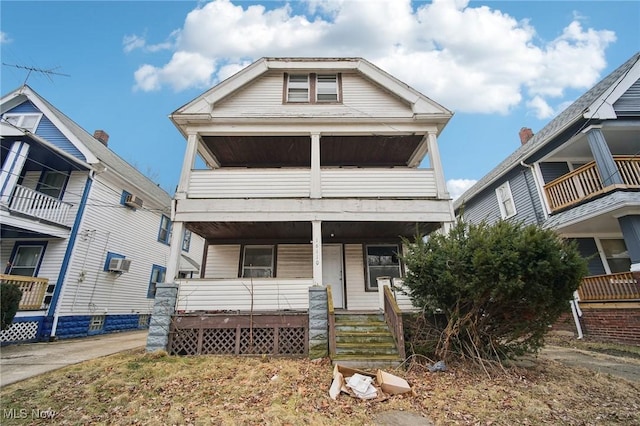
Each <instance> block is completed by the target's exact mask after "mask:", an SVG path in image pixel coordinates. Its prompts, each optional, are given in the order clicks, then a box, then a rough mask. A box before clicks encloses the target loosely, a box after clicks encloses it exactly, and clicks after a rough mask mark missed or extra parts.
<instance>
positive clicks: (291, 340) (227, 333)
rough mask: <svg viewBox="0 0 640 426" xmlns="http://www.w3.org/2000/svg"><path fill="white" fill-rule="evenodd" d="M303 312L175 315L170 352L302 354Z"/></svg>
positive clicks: (305, 334)
mask: <svg viewBox="0 0 640 426" xmlns="http://www.w3.org/2000/svg"><path fill="white" fill-rule="evenodd" d="M308 323H309V320H308V315H307V313H306V312H305V313H296V314H290V313H286V314H254V315H253V316H252V317H251V316H250V315H243V314H184V315H176V316H174V317H173V320H172V322H171V329H170V332H169V353H170V354H172V355H205V354H217V355H261V354H267V355H278V356H306V355H307V354H308V352H309V343H308V342H309V327H308Z"/></svg>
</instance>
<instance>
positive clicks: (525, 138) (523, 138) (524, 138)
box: [518, 127, 533, 145]
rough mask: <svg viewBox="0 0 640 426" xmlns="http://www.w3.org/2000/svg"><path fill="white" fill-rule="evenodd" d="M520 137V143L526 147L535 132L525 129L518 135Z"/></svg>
mask: <svg viewBox="0 0 640 426" xmlns="http://www.w3.org/2000/svg"><path fill="white" fill-rule="evenodd" d="M518 134H519V135H520V143H521V144H522V145H524V144H525V143H527V142H529V139H531V138H532V137H533V131H532V130H531V129H530V128H528V127H523V128H522V129H520V132H519V133H518Z"/></svg>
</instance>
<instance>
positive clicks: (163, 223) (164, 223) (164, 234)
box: [158, 215, 171, 244]
mask: <svg viewBox="0 0 640 426" xmlns="http://www.w3.org/2000/svg"><path fill="white" fill-rule="evenodd" d="M170 235H171V220H170V219H169V218H168V217H167V216H165V215H162V217H161V218H160V230H159V231H158V241H160V242H161V243H165V244H169V236H170Z"/></svg>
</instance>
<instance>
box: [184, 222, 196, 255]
mask: <svg viewBox="0 0 640 426" xmlns="http://www.w3.org/2000/svg"><path fill="white" fill-rule="evenodd" d="M192 235H193V234H192V232H191V231H189V230H188V229H186V228H185V229H184V230H183V231H182V251H185V252H187V253H188V252H189V249H190V248H191V237H192Z"/></svg>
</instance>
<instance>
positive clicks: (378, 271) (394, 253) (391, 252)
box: [366, 244, 401, 291]
mask: <svg viewBox="0 0 640 426" xmlns="http://www.w3.org/2000/svg"><path fill="white" fill-rule="evenodd" d="M399 251H400V249H399V247H398V246H397V245H395V244H393V245H368V246H367V247H366V253H367V284H366V285H367V287H366V290H367V291H376V290H378V277H391V278H400V276H401V271H400V259H399V258H398V253H399Z"/></svg>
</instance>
